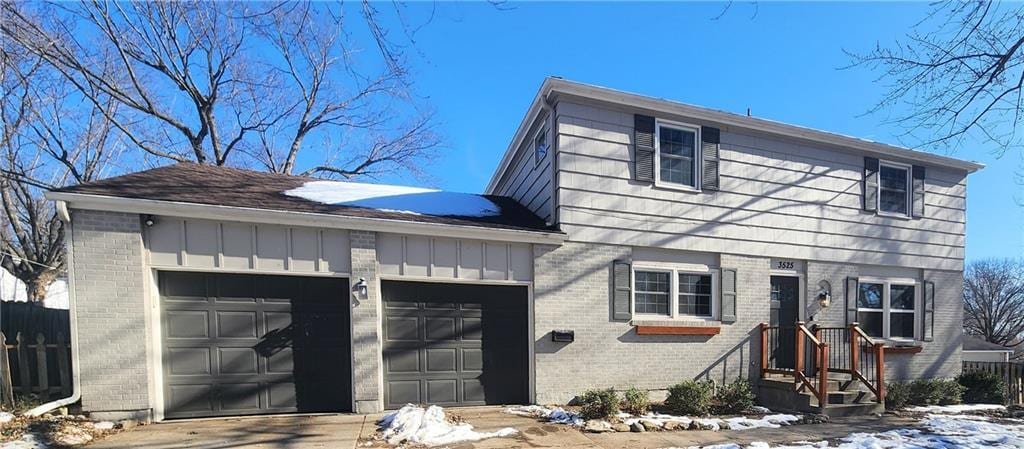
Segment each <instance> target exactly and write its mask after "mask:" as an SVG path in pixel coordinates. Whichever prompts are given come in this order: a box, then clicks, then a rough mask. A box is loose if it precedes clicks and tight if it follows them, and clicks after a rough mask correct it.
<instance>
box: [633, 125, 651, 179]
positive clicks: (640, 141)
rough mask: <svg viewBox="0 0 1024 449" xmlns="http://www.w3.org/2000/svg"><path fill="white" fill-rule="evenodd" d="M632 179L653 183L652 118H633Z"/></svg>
mask: <svg viewBox="0 0 1024 449" xmlns="http://www.w3.org/2000/svg"><path fill="white" fill-rule="evenodd" d="M633 144H634V151H633V152H634V155H633V163H634V166H633V171H634V173H633V177H634V178H636V180H637V181H645V182H654V117H651V116H648V115H639V114H637V115H634V116H633Z"/></svg>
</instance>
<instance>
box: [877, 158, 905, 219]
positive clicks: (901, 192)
mask: <svg viewBox="0 0 1024 449" xmlns="http://www.w3.org/2000/svg"><path fill="white" fill-rule="evenodd" d="M878 178H879V179H878V180H879V182H878V210H879V211H880V212H883V213H889V214H896V215H909V214H910V167H907V166H902V165H895V164H890V163H885V162H883V163H881V164H880V166H879V172H878Z"/></svg>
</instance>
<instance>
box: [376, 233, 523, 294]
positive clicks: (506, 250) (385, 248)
mask: <svg viewBox="0 0 1024 449" xmlns="http://www.w3.org/2000/svg"><path fill="white" fill-rule="evenodd" d="M377 257H378V260H379V263H380V273H381V275H383V276H402V277H412V278H437V279H452V280H468V281H477V280H484V281H516V282H526V281H531V280H533V247H532V245H529V244H524V243H507V242H493V241H480V240H465V239H449V238H436V237H428V236H414V235H401V234H389V233H379V234H377Z"/></svg>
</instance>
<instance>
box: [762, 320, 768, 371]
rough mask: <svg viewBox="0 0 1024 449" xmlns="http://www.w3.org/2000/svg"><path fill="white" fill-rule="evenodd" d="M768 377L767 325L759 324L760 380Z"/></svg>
mask: <svg viewBox="0 0 1024 449" xmlns="http://www.w3.org/2000/svg"><path fill="white" fill-rule="evenodd" d="M765 377H768V323H761V378H762V379H764V378H765Z"/></svg>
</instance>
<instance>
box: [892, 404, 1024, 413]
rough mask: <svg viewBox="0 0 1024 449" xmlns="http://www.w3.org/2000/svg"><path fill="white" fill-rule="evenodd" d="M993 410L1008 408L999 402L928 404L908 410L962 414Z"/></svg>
mask: <svg viewBox="0 0 1024 449" xmlns="http://www.w3.org/2000/svg"><path fill="white" fill-rule="evenodd" d="M992 410H1006V407H1004V406H1002V405H998V404H957V405H928V406H922V407H910V408H908V409H907V411H908V412H923V413H949V414H960V413H966V412H983V411H992Z"/></svg>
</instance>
